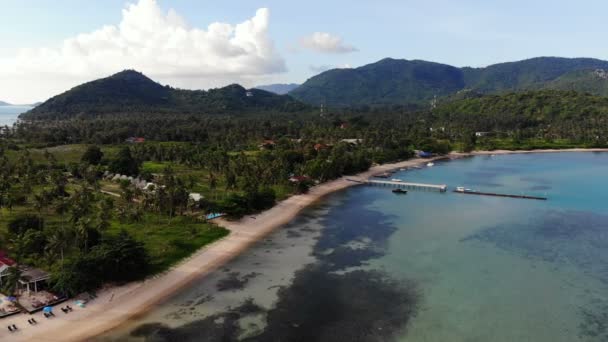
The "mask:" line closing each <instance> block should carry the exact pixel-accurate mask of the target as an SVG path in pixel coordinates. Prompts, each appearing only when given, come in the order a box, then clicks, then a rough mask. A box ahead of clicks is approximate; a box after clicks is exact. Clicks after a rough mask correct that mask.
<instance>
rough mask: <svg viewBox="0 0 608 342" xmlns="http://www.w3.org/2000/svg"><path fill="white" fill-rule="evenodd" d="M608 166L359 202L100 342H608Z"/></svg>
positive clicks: (487, 164)
mask: <svg viewBox="0 0 608 342" xmlns="http://www.w3.org/2000/svg"><path fill="white" fill-rule="evenodd" d="M606 175H608V153H599V152H598V153H591V152H589V153H587V152H586V153H535V154H512V155H495V156H476V157H470V158H464V159H458V160H452V161H445V162H436V163H435V166H433V167H424V168H421V169H409V170H403V171H399V172H398V173H396V174H395V175H394V176H393V177H394V178H400V179H403V180H407V181H412V182H426V183H434V184H447V185H448V186H449V187H450V189H454V188H455V187H456V186H465V187H468V188H471V189H474V190H479V191H487V192H494V193H508V194H526V195H535V196H543V197H547V198H548V200H547V201H539V200H528V199H514V198H501V197H490V196H477V195H467V194H459V193H454V192H452V191H448V192H446V193H439V192H431V191H409V193H408V194H406V195H397V194H394V193H392V192H391V191H390V189H388V188H382V187H370V186H357V187H353V188H350V189H347V190H344V191H342V192H338V193H334V194H332V195H330V196H329V197H327V198H326V199H324V200H323V201H321V202H320V203H318V204H317V205H315V206H314V207H310V208H308V209H306V210H305V211H303V212H302V213H301V215H299V216H298V217H297V218H295V219H294V220H293V221H292V222H290V223H289V224H287V225H285V226H284V227H282V228H280V229H278V230H276V231H275V232H274V233H272V234H271V235H269V236H268V237H267V238H266V239H264V240H262V241H260V242H259V243H257V245H255V246H254V247H253V248H251V249H250V250H248V251H247V252H245V253H243V254H242V255H240V256H239V257H237V258H236V259H234V260H233V261H232V262H230V263H228V264H226V265H225V266H224V267H222V268H220V269H219V270H217V271H216V272H214V273H212V274H211V275H209V276H207V277H205V278H202V279H201V280H199V281H198V282H195V283H194V284H193V285H192V286H190V287H188V288H187V289H185V290H183V291H181V292H179V293H177V294H175V295H174V296H173V297H171V298H170V299H168V300H167V301H165V302H163V303H161V304H159V305H157V306H156V307H154V308H153V309H151V310H149V311H148V312H147V313H145V314H144V315H142V316H141V317H138V318H137V319H134V320H133V321H130V322H128V323H125V324H124V325H123V326H121V327H118V328H116V329H114V330H112V331H110V332H108V333H107V334H105V335H103V336H99V337H98V338H96V341H180V342H186V341H302V342H304V341H307V342H312V341H370V342H373V341H404V342H406V341H407V342H423V341H424V342H429V341H430V342H434V341H450V342H465V341H466V342H476V341H478V342H488V341H499V342H512V341H534V342H544V341H546V342H558V341H564V342H576V341H589V342H592V341H593V342H606V341H608V180H607V179H606Z"/></svg>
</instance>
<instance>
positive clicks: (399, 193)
mask: <svg viewBox="0 0 608 342" xmlns="http://www.w3.org/2000/svg"><path fill="white" fill-rule="evenodd" d="M392 192H393V193H394V194H398V195H405V194H407V190H403V189H393V190H392Z"/></svg>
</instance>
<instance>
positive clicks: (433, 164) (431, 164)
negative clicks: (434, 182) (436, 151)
mask: <svg viewBox="0 0 608 342" xmlns="http://www.w3.org/2000/svg"><path fill="white" fill-rule="evenodd" d="M426 166H428V167H432V166H435V163H428V164H426Z"/></svg>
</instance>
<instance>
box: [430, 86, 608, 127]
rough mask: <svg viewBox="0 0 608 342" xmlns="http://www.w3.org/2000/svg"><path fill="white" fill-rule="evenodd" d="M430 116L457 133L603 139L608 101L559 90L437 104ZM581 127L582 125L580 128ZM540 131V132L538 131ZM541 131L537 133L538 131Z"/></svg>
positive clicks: (606, 125) (469, 98) (476, 97)
mask: <svg viewBox="0 0 608 342" xmlns="http://www.w3.org/2000/svg"><path fill="white" fill-rule="evenodd" d="M432 116H433V118H434V119H435V120H437V121H438V122H439V124H440V125H446V126H452V127H459V128H460V129H459V130H458V131H463V129H464V128H466V130H468V131H470V130H475V131H505V130H526V129H532V130H533V131H534V132H536V133H540V132H541V131H542V130H554V131H559V134H557V133H556V136H557V135H564V132H568V134H571V135H580V136H582V135H584V134H583V132H582V131H578V130H580V129H581V127H586V128H585V129H586V130H587V132H585V133H589V131H591V130H595V131H597V135H600V136H602V137H605V132H606V129H607V128H608V98H607V97H600V96H596V95H592V94H588V93H579V92H575V91H560V90H540V91H524V92H518V93H508V94H500V95H485V96H477V95H474V96H470V97H465V98H462V99H458V100H453V101H448V102H445V103H442V104H440V105H439V106H438V107H437V108H436V109H434V110H433V112H432ZM581 124H582V125H581ZM541 128H542V129H541ZM539 129H541V131H539Z"/></svg>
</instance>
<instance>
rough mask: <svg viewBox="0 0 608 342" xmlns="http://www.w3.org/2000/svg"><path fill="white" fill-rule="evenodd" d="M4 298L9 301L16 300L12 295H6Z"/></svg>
mask: <svg viewBox="0 0 608 342" xmlns="http://www.w3.org/2000/svg"><path fill="white" fill-rule="evenodd" d="M4 299H6V300H8V301H9V302H16V301H17V298H16V297H13V296H8V297H6V298H4Z"/></svg>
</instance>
